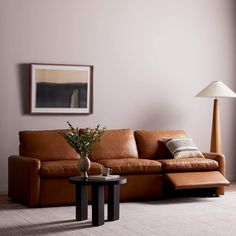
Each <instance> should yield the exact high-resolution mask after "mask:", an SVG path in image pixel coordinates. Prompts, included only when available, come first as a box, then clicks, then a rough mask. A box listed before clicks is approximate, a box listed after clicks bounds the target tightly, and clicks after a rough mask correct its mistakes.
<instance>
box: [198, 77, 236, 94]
mask: <svg viewBox="0 0 236 236" xmlns="http://www.w3.org/2000/svg"><path fill="white" fill-rule="evenodd" d="M196 97H213V98H235V97H236V93H235V92H234V91H232V90H231V89H230V88H228V87H227V86H226V85H225V84H224V83H222V82H221V81H213V82H212V83H210V84H209V85H208V86H207V87H206V88H204V89H203V90H202V91H200V92H199V93H198V94H197V95H196Z"/></svg>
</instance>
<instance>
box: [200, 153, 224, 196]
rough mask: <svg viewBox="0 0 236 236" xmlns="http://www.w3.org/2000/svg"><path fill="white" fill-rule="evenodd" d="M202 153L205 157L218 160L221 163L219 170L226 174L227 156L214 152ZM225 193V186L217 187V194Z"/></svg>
mask: <svg viewBox="0 0 236 236" xmlns="http://www.w3.org/2000/svg"><path fill="white" fill-rule="evenodd" d="M202 154H203V156H204V157H205V158H208V159H212V160H215V161H217V162H218V164H219V167H218V171H219V172H220V173H221V174H222V175H223V176H225V156H224V155H223V154H218V153H213V152H203V153H202ZM224 193H225V189H224V187H217V188H216V195H224Z"/></svg>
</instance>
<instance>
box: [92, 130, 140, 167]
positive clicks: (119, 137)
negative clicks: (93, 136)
mask: <svg viewBox="0 0 236 236" xmlns="http://www.w3.org/2000/svg"><path fill="white" fill-rule="evenodd" d="M89 158H90V160H92V161H95V162H97V161H98V160H104V159H121V158H125V159H126V158H138V150H137V146H136V142H135V138H134V133H133V131H132V130H131V129H117V130H105V132H104V134H103V137H102V140H101V142H99V143H96V144H95V145H94V147H93V150H92V151H91V153H90V154H89Z"/></svg>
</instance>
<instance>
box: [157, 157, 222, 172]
mask: <svg viewBox="0 0 236 236" xmlns="http://www.w3.org/2000/svg"><path fill="white" fill-rule="evenodd" d="M159 162H160V163H162V169H163V171H164V172H180V171H209V170H216V169H217V168H218V162H217V161H215V160H211V159H206V158H183V159H163V160H159Z"/></svg>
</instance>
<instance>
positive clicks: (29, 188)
mask: <svg viewBox="0 0 236 236" xmlns="http://www.w3.org/2000/svg"><path fill="white" fill-rule="evenodd" d="M40 166H41V162H40V160H38V159H35V158H31V157H23V156H10V157H9V158H8V196H9V197H11V198H13V199H14V200H16V201H18V202H20V203H23V204H25V205H28V206H37V205H39V195H40V194H39V193H40V175H39V170H40Z"/></svg>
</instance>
